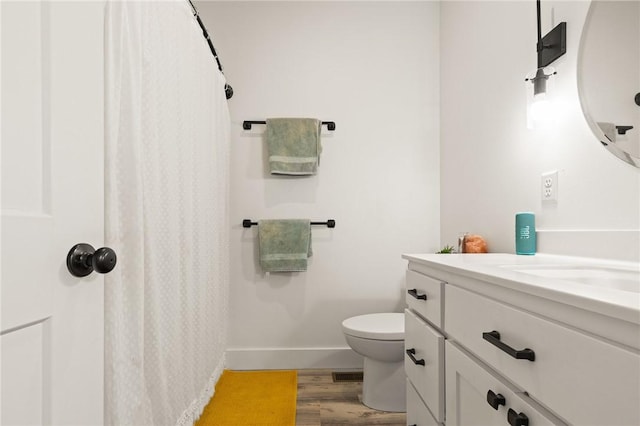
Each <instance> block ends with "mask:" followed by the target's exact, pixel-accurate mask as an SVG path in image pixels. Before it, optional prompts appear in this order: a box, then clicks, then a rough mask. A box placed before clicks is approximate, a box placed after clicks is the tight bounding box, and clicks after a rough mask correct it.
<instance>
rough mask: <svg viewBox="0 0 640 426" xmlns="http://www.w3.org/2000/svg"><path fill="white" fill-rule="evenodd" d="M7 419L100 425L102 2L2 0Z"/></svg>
mask: <svg viewBox="0 0 640 426" xmlns="http://www.w3.org/2000/svg"><path fill="white" fill-rule="evenodd" d="M0 20H1V26H0V28H1V61H2V62H1V87H0V91H1V95H2V104H1V121H0V127H1V138H2V140H1V141H2V151H1V157H2V198H1V202H2V204H1V208H2V225H1V226H2V227H1V234H2V252H1V255H2V264H1V277H2V281H1V293H0V298H1V323H0V329H1V337H0V345H1V349H0V350H1V357H2V361H1V370H0V375H1V378H0V381H1V388H0V392H1V396H0V397H1V402H0V404H1V405H0V410H1V413H0V421H1V422H2V425H19V424H55V425H62V424H77V425H92V424H101V423H102V422H103V375H104V372H103V336H104V332H103V322H104V320H103V318H104V317H103V314H104V308H103V301H104V297H103V294H104V289H103V277H102V276H101V275H99V274H96V273H93V274H91V275H89V276H87V277H84V278H76V277H73V276H72V275H71V274H70V273H69V272H68V271H67V268H66V255H67V252H68V251H69V249H70V248H71V247H72V246H73V245H74V244H76V243H89V244H91V245H93V246H94V247H96V248H97V247H101V246H102V245H103V240H104V231H103V221H104V215H103V211H104V208H103V144H104V137H103V121H104V119H103V110H104V107H103V104H104V95H103V91H104V84H103V69H104V59H103V58H104V52H103V32H104V3H103V2H100V1H87V2H61V1H51V2H34V1H6V0H2V1H1V2H0Z"/></svg>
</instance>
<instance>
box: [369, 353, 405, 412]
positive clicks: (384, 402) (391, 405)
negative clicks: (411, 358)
mask: <svg viewBox="0 0 640 426" xmlns="http://www.w3.org/2000/svg"><path fill="white" fill-rule="evenodd" d="M363 376H364V378H363V382H362V403H363V404H364V405H366V406H367V407H369V408H373V409H374V410H381V411H391V412H399V413H404V412H405V411H406V410H407V402H406V383H405V374H404V360H402V361H399V362H381V361H376V360H374V359H371V358H366V357H365V359H364V373H363Z"/></svg>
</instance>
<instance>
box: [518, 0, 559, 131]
mask: <svg viewBox="0 0 640 426" xmlns="http://www.w3.org/2000/svg"><path fill="white" fill-rule="evenodd" d="M536 11H537V18H538V42H537V43H536V51H537V52H538V68H537V69H536V70H535V71H534V72H532V73H529V74H528V75H527V78H525V81H526V82H531V83H532V85H533V90H531V89H530V88H529V87H527V93H528V95H527V127H528V128H529V129H533V128H537V127H544V126H547V125H549V124H551V122H552V121H553V118H554V117H555V112H554V109H553V102H552V101H551V99H550V97H549V88H550V87H549V86H550V83H551V81H550V80H549V79H550V77H551V76H553V75H555V74H557V73H556V71H555V70H554V69H553V68H552V67H549V65H550V64H551V63H552V62H553V61H555V60H556V59H558V58H559V57H560V56H562V55H564V54H565V53H566V52H567V23H566V22H561V23H559V24H558V25H557V26H556V27H555V28H554V29H552V30H551V31H549V33H547V35H545V36H544V37H542V28H541V23H540V0H536ZM527 86H529V85H528V84H527Z"/></svg>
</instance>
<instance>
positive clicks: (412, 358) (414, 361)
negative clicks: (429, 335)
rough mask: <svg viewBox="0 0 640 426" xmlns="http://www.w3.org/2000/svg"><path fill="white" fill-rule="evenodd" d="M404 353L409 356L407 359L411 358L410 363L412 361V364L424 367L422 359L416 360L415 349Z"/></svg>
mask: <svg viewBox="0 0 640 426" xmlns="http://www.w3.org/2000/svg"><path fill="white" fill-rule="evenodd" d="M405 352H406V353H407V355H409V358H411V361H413V363H414V364H416V365H424V359H416V357H415V356H414V355H415V354H416V350H415V349H413V348H411V349H407V350H406V351H405Z"/></svg>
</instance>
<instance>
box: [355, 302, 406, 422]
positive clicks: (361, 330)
mask: <svg viewBox="0 0 640 426" xmlns="http://www.w3.org/2000/svg"><path fill="white" fill-rule="evenodd" d="M342 331H343V332H344V336H345V338H346V339H347V343H348V344H349V346H351V349H353V350H354V351H356V352H357V353H359V354H360V355H362V356H363V357H364V373H363V375H364V379H363V380H364V381H363V383H362V402H363V403H364V405H366V406H367V407H370V408H374V409H376V410H382V411H396V412H404V411H406V396H405V394H406V389H405V386H406V384H405V374H404V314H402V313H382V314H368V315H360V316H357V317H351V318H347V319H346V320H344V321H342Z"/></svg>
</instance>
